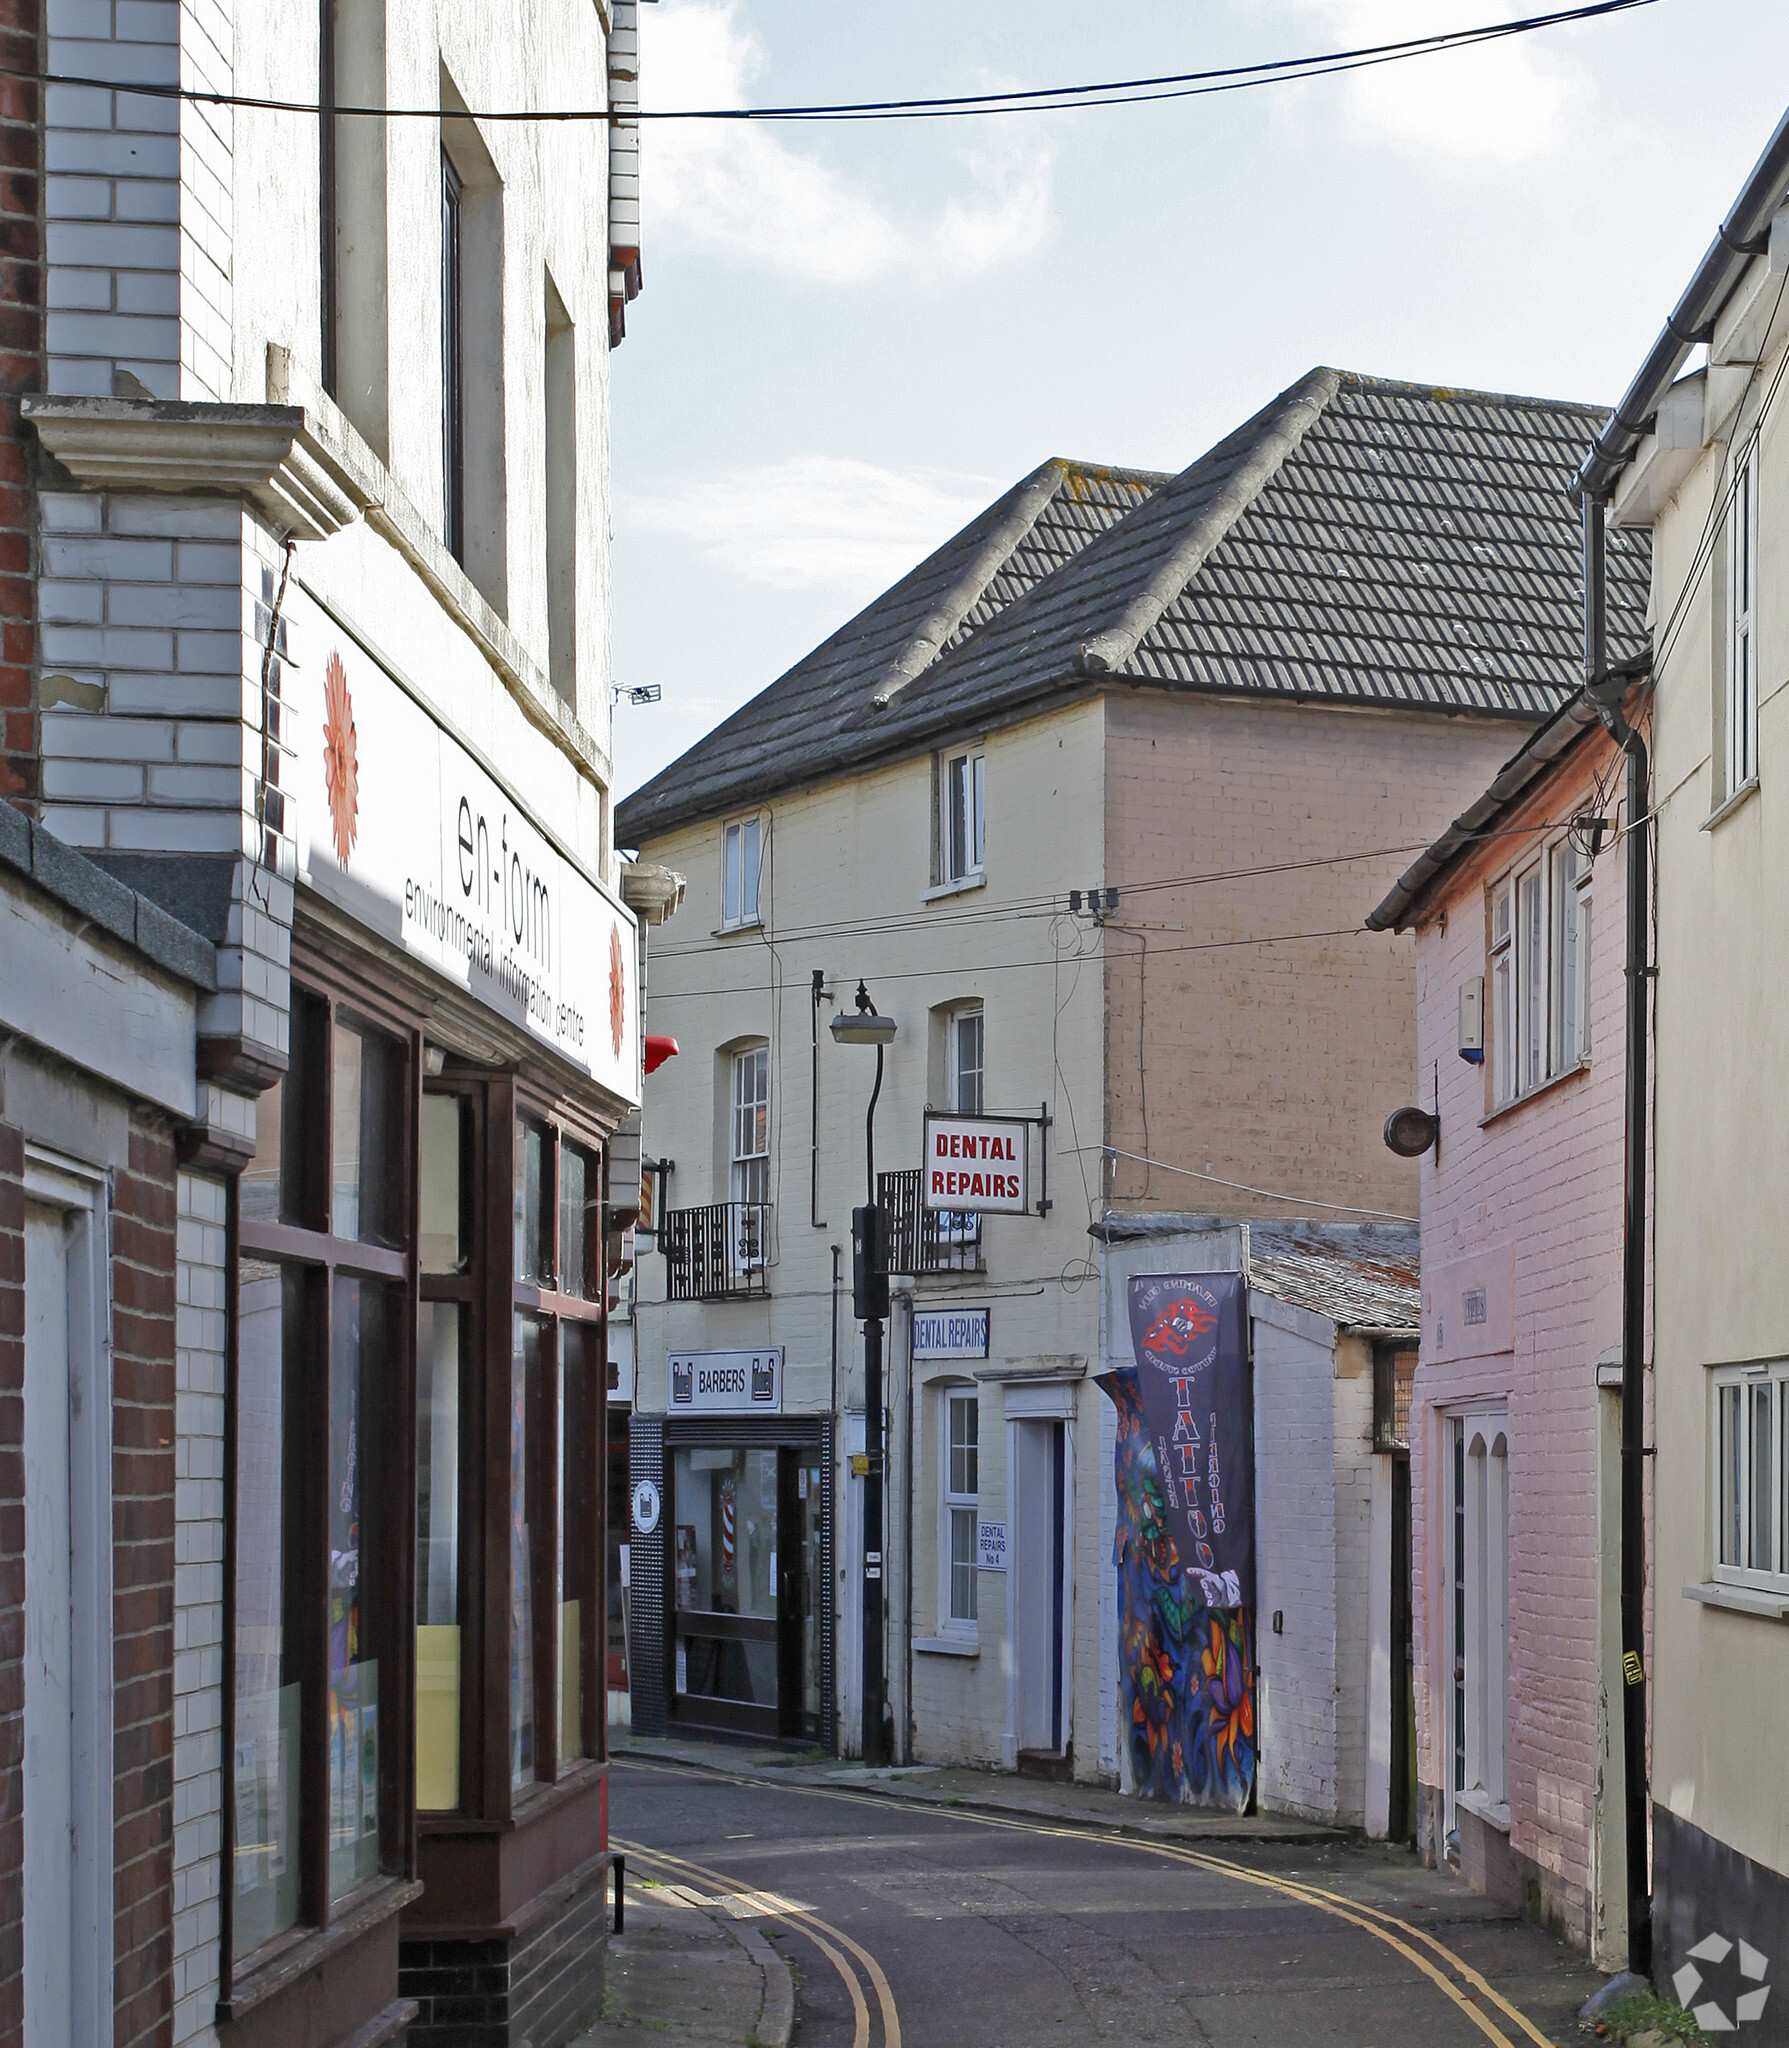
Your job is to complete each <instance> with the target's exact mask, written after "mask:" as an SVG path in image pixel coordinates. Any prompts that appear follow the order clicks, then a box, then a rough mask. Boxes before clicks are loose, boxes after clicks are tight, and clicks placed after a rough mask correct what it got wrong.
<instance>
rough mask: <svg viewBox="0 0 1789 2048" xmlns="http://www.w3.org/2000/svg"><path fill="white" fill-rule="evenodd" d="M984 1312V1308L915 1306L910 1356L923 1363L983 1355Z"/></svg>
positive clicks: (985, 1337) (985, 1349)
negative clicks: (924, 1307) (923, 1307)
mask: <svg viewBox="0 0 1789 2048" xmlns="http://www.w3.org/2000/svg"><path fill="white" fill-rule="evenodd" d="M987 1355H988V1311H987V1310H986V1309H985V1308H927V1309H921V1308H916V1309H915V1310H914V1311H913V1356H914V1359H915V1361H916V1362H917V1363H920V1364H924V1363H925V1362H926V1361H927V1360H928V1359H934V1358H986V1357H987Z"/></svg>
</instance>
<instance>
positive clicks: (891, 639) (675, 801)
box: [615, 460, 1167, 846]
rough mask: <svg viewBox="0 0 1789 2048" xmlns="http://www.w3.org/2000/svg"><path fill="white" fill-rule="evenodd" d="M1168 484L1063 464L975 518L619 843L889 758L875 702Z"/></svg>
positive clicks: (699, 746)
mask: <svg viewBox="0 0 1789 2048" xmlns="http://www.w3.org/2000/svg"><path fill="white" fill-rule="evenodd" d="M1166 481H1167V479H1166V478H1165V477H1163V476H1160V475H1158V474H1156V473H1154V472H1152V471H1148V470H1137V469H1102V468H1097V467H1095V466H1094V465H1092V464H1089V463H1079V462H1067V461H1061V460H1052V461H1049V462H1046V463H1044V464H1043V465H1042V467H1041V468H1039V469H1036V470H1034V471H1033V472H1032V474H1031V475H1030V476H1028V477H1026V478H1025V480H1024V481H1023V482H1022V483H1020V484H1017V485H1015V486H1014V487H1013V489H1012V490H1010V491H1008V492H1007V493H1006V495H1005V496H1004V497H1002V498H999V499H996V501H995V502H994V503H993V504H992V505H990V506H989V507H988V509H987V510H986V511H985V512H983V513H981V514H980V515H979V516H978V517H977V518H975V519H972V520H971V521H970V522H969V524H968V525H967V526H966V527H964V528H963V530H962V532H961V533H958V534H956V535H954V536H953V537H952V538H951V539H950V540H948V541H946V542H945V544H944V545H943V547H941V548H940V549H938V551H937V552H936V553H935V554H933V555H929V556H928V557H927V558H926V559H925V561H923V562H921V563H920V565H919V567H918V568H917V569H914V570H912V571H911V572H910V573H909V574H907V575H906V576H903V577H902V578H901V580H900V582H899V583H897V584H895V586H894V587H893V588H892V589H891V590H887V591H884V592H883V594H882V595H881V596H880V597H879V598H877V599H876V601H875V602H874V603H873V604H871V605H868V606H866V607H865V609H864V610H863V611H861V612H859V613H858V615H857V616H856V618H854V619H852V620H850V621H849V623H848V624H846V625H843V626H841V627H840V628H839V630H838V631H837V632H836V633H834V634H833V635H832V636H831V638H830V639H827V640H823V641H822V642H821V643H820V645H819V646H818V647H816V648H815V649H814V651H813V652H812V653H811V654H808V655H804V656H803V657H802V659H801V660H800V661H798V662H797V663H796V664H795V666H794V667H793V668H792V669H789V670H788V671H787V672H786V673H785V674H783V675H781V676H779V677H778V678H777V680H776V681H775V682H774V683H772V684H771V685H770V686H769V687H768V688H767V689H764V690H761V691H760V692H759V693H758V695H757V696H756V697H754V698H753V699H752V700H751V702H750V703H749V704H746V705H744V706H742V707H741V708H740V709H739V710H738V711H736V712H735V713H734V714H733V716H732V717H731V718H729V719H726V720H724V721H723V722H722V723H721V724H720V725H717V726H716V727H715V728H714V730H713V731H712V732H710V733H709V734H707V735H706V736H705V737H704V738H703V739H700V740H698V741H697V742H696V744H695V745H694V746H693V747H691V748H690V750H689V751H688V753H686V754H684V755H682V756H681V757H680V758H679V759H678V760H676V761H674V762H673V763H672V764H671V766H670V767H669V768H667V769H665V770H664V771H663V773H661V774H660V775H657V776H655V777H654V779H653V780H652V781H651V782H649V783H647V784H646V785H645V787H644V788H642V789H639V790H636V791H635V793H634V794H633V795H632V796H630V797H629V798H628V799H627V801H626V802H625V803H624V804H622V805H621V806H620V807H619V808H618V810H617V812H616V816H615V834H616V841H617V844H619V845H623V846H637V845H639V844H640V843H641V842H642V841H643V840H645V839H647V838H649V837H650V836H651V835H652V834H653V833H655V832H664V831H668V830H670V829H672V828H673V827H675V826H677V825H681V824H685V823H688V822H689V821H690V820H691V819H695V818H704V817H710V816H713V815H714V814H715V813H716V812H717V811H720V810H725V809H730V808H731V807H732V806H734V805H735V804H737V803H739V802H741V801H742V800H744V801H752V800H755V799H756V798H757V797H758V796H760V795H768V794H770V793H771V792H772V791H773V790H777V789H788V788H791V787H795V786H798V785H800V784H801V783H803V782H811V781H817V780H820V779H823V778H824V777H826V776H828V775H832V774H835V773H837V772H838V770H839V769H840V767H841V766H842V765H843V764H845V763H847V762H850V761H854V760H858V759H867V758H870V757H872V756H873V755H874V754H876V753H877V752H880V751H884V750H883V749H882V748H881V747H880V746H879V744H876V743H875V742H876V741H877V735H876V733H875V731H874V728H873V727H872V728H871V729H870V732H869V734H868V737H869V738H870V739H871V741H872V744H871V745H870V746H868V747H867V748H866V747H865V745H864V744H863V741H864V737H865V734H864V730H863V728H864V721H865V719H866V718H869V719H873V720H877V721H880V720H883V719H884V718H885V717H886V712H885V710H882V711H879V710H875V709H873V708H872V707H873V706H874V705H875V702H876V700H877V699H878V698H881V699H882V700H883V702H884V705H888V704H893V703H896V702H898V701H899V698H900V696H901V694H902V692H903V691H904V690H905V689H907V688H908V687H910V685H911V681H912V678H913V677H914V676H915V675H919V674H922V673H923V672H924V671H925V669H926V668H928V667H929V666H930V665H931V664H932V663H934V662H935V661H936V660H937V658H938V655H939V652H940V650H941V649H946V648H956V647H961V646H963V645H964V644H965V643H966V642H968V641H970V640H971V639H973V637H974V635H975V634H976V633H977V632H979V631H980V630H981V628H983V627H984V626H986V625H987V624H988V622H989V621H990V620H992V619H994V618H996V617H997V616H998V615H999V613H1000V612H1001V611H1003V610H1004V609H1005V607H1006V606H1007V605H1009V604H1011V603H1012V602H1013V601H1014V599H1016V598H1018V597H1021V596H1023V594H1024V593H1025V592H1026V591H1027V590H1029V589H1030V588H1031V586H1032V585H1033V584H1034V583H1036V582H1038V581H1039V580H1040V579H1041V578H1043V577H1047V576H1049V575H1051V574H1053V573H1054V572H1055V571H1057V570H1059V569H1060V568H1061V567H1062V566H1063V564H1064V563H1066V562H1069V561H1071V560H1072V559H1073V558H1074V556H1075V555H1076V554H1077V553H1078V552H1079V551H1080V550H1081V549H1082V548H1084V547H1085V546H1086V545H1087V543H1088V542H1089V541H1090V540H1092V539H1094V537H1095V536H1096V535H1098V534H1100V533H1103V532H1104V531H1105V530H1106V528H1107V527H1109V526H1111V525H1113V524H1114V522H1116V521H1117V520H1120V519H1122V518H1123V517H1124V515H1125V514H1126V513H1127V512H1129V511H1130V510H1131V509H1132V508H1133V507H1134V506H1136V505H1138V504H1140V503H1141V502H1142V500H1143V499H1144V498H1146V497H1147V496H1148V495H1149V493H1150V492H1151V491H1152V490H1153V489H1155V487H1156V486H1157V485H1158V484H1161V483H1165V482H1166Z"/></svg>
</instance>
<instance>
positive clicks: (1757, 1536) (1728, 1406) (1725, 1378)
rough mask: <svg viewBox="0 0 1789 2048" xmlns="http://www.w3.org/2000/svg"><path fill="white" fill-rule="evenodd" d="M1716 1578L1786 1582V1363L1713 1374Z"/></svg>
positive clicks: (1788, 1377)
mask: <svg viewBox="0 0 1789 2048" xmlns="http://www.w3.org/2000/svg"><path fill="white" fill-rule="evenodd" d="M1714 1411H1715V1412H1714V1429H1713V1432H1712V1436H1713V1450H1714V1473H1713V1478H1714V1502H1715V1509H1714V1520H1715V1529H1714V1546H1713V1548H1714V1560H1715V1576H1716V1577H1717V1578H1723V1579H1731V1580H1737V1581H1739V1582H1740V1583H1742V1584H1749V1585H1764V1586H1772V1587H1778V1586H1783V1585H1789V1364H1781V1363H1779V1364H1776V1365H1761V1366H1726V1367H1723V1368H1722V1369H1721V1370H1720V1371H1718V1372H1716V1374H1715V1375H1714Z"/></svg>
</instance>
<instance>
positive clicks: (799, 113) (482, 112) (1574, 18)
mask: <svg viewBox="0 0 1789 2048" xmlns="http://www.w3.org/2000/svg"><path fill="white" fill-rule="evenodd" d="M1656 4H1657V0H1590V4H1588V5H1585V6H1578V7H1564V8H1558V9H1555V10H1554V11H1553V12H1551V13H1547V14H1528V15H1522V16H1519V17H1517V18H1515V19H1513V20H1506V21H1492V22H1485V23H1482V24H1481V25H1480V26H1478V27H1476V28H1463V29H1454V30H1450V31H1447V32H1444V33H1441V34H1437V35H1427V36H1412V37H1409V38H1407V39H1406V40H1404V41H1402V42H1393V43H1365V44H1361V45H1359V46H1357V47H1356V48H1353V49H1347V50H1322V51H1315V52H1312V53H1311V54H1309V55H1307V56H1302V57H1273V58H1267V59H1264V60H1262V61H1260V62H1258V63H1254V64H1231V65H1223V66H1217V67H1214V68H1212V69H1208V70H1204V71H1175V72H1164V73H1159V74H1157V75H1154V76H1151V77H1144V78H1109V79H1100V80H1096V81H1089V82H1086V83H1083V84H1079V85H1043V86H1028V87H1024V88H1021V89H1018V90H1016V91H1011V92H987V93H953V94H943V95H930V96H926V97H921V98H915V99H886V100H840V101H834V102H822V103H815V104H808V105H788V106H765V107H651V108H648V107H639V108H635V107H607V106H603V107H531V108H521V107H482V108H471V109H468V110H466V111H465V112H461V111H460V110H459V109H455V108H444V107H440V106H421V107H377V106H329V107H325V106H324V105H323V104H322V103H321V102H320V101H317V100H296V99H281V98H276V97H273V96H271V95H267V94H260V93H235V92H222V91H218V90H216V89H214V88H207V87H204V86H191V85H173V84H150V83H139V82H137V81H134V80H124V79H118V78H103V77H98V76H85V75H81V74H78V73H73V72H60V71H39V70H32V69H27V68H24V67H20V66H12V65H5V66H0V78H12V79H18V80H21V81H23V82H24V83H26V84H32V85H45V86H66V87H75V88H79V89H81V90H85V91H95V92H123V93H130V94H131V95H132V96H133V97H138V98H144V99H171V100H184V101H186V102H188V103H189V104H191V105H195V106H208V107H232V108H238V109H241V110H242V111H244V112H250V113H268V114H308V115H310V116H311V117H312V118H313V119H314V118H316V117H317V116H319V115H321V114H324V113H329V114H333V115H336V116H337V117H339V118H342V119H349V120H354V119H378V120H386V121H440V120H443V119H449V120H451V119H454V118H459V119H462V120H464V119H471V120H474V121H484V122H490V123H512V122H513V123H522V124H527V123H541V124H554V123H572V124H576V123H589V122H605V123H606V122H616V123H619V124H631V123H633V122H636V121H936V120H950V119H960V118H962V117H964V116H966V115H976V114H1038V113H1052V112H1061V111H1068V110H1073V109H1076V108H1080V107H1110V106H1136V105H1146V104H1148V103H1149V102H1151V101H1156V100H1173V99H1197V98H1202V97H1204V96H1205V95H1207V94H1211V93H1225V92H1247V91H1253V90H1254V89H1256V88H1257V87H1260V86H1265V85H1294V84H1297V83H1298V82H1299V81H1300V80H1302V79H1307V78H1327V77H1330V76H1333V75H1334V74H1336V73H1338V72H1345V71H1360V70H1366V69H1369V68H1371V67H1373V66H1376V65H1380V64H1397V63H1402V62H1404V61H1406V60H1407V59H1409V58H1412V57H1431V56H1437V55H1440V54H1442V53H1444V52H1446V51H1448V50H1466V49H1474V48H1477V47H1479V46H1481V45H1483V44H1486V43H1494V42H1501V41H1503V40H1505V39H1506V38H1508V37H1511V36H1522V35H1532V34H1534V33H1536V32H1537V31H1538V30H1541V29H1548V28H1558V27H1561V26H1564V25H1566V24H1568V23H1572V22H1584V21H1595V20H1598V19H1601V18H1602V17H1604V16H1608V15H1616V14H1628V13H1632V12H1633V11H1634V10H1635V9H1637V8H1641V7H1652V6H1655V5H1656Z"/></svg>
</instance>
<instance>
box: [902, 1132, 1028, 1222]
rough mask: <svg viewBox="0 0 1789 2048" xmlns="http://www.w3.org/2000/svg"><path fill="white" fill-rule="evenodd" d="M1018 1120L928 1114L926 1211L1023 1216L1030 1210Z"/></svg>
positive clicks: (1022, 1137)
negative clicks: (948, 1210)
mask: <svg viewBox="0 0 1789 2048" xmlns="http://www.w3.org/2000/svg"><path fill="white" fill-rule="evenodd" d="M1030 1131H1031V1127H1030V1125H1029V1124H1027V1123H1026V1122H1025V1121H1024V1120H1023V1119H1022V1118H1020V1117H999V1116H928V1117H927V1118H926V1142H925V1177H926V1207H927V1208H928V1209H952V1210H955V1211H957V1212H958V1213H959V1214H962V1213H964V1212H966V1211H974V1212H977V1213H979V1214H983V1215H994V1216H1022V1215H1024V1213H1025V1211H1026V1210H1027V1209H1028V1208H1030V1206H1031V1198H1030V1193H1029V1188H1028V1183H1027V1177H1026V1143H1025V1141H1026V1139H1027V1138H1028V1137H1029V1136H1030Z"/></svg>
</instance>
